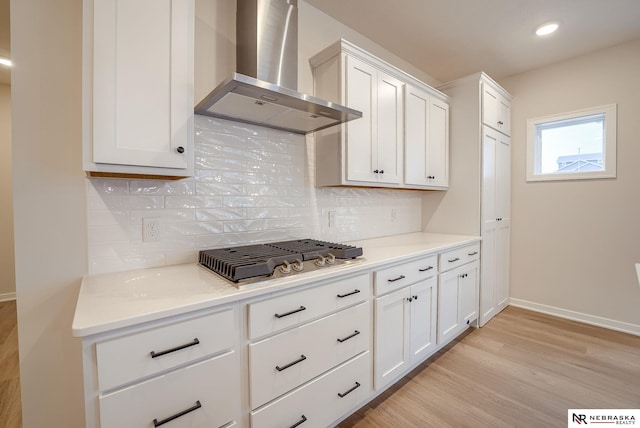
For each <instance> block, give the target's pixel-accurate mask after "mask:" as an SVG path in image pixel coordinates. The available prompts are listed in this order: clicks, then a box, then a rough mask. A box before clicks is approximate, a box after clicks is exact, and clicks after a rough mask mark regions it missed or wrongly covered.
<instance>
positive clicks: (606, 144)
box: [527, 105, 616, 181]
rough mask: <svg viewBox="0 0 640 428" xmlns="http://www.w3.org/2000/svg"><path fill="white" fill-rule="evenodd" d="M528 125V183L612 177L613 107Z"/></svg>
mask: <svg viewBox="0 0 640 428" xmlns="http://www.w3.org/2000/svg"><path fill="white" fill-rule="evenodd" d="M527 126H528V135H527V152H528V153H527V180H530V181H536V180H568V179H576V178H599V177H600V178H604V177H615V173H616V172H615V153H616V151H615V145H616V141H615V139H616V137H615V136H616V133H615V128H616V106H615V105H611V106H605V107H600V108H596V109H589V110H584V111H579V112H573V113H567V114H562V115H555V116H550V117H545V118H539V119H530V120H529V121H528V123H527Z"/></svg>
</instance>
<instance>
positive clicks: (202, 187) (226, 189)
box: [196, 181, 247, 195]
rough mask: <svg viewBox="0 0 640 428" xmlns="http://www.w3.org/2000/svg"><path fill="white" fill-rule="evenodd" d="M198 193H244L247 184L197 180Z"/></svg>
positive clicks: (245, 192)
mask: <svg viewBox="0 0 640 428" xmlns="http://www.w3.org/2000/svg"><path fill="white" fill-rule="evenodd" d="M196 194H198V195H245V194H247V186H245V185H244V184H237V183H219V182H215V181H212V182H204V183H203V182H198V183H196Z"/></svg>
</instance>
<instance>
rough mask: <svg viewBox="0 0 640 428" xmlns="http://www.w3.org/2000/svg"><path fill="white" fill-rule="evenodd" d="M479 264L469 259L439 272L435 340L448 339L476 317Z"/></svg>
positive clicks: (453, 336) (443, 340) (457, 333)
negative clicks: (460, 264)
mask: <svg viewBox="0 0 640 428" xmlns="http://www.w3.org/2000/svg"><path fill="white" fill-rule="evenodd" d="M479 270H480V268H479V263H478V261H474V262H470V263H467V264H465V265H462V266H460V267H458V268H455V269H453V270H450V271H447V272H444V273H441V274H440V284H439V285H438V343H439V344H443V343H445V342H449V341H450V340H452V339H453V338H455V337H456V336H457V335H459V334H460V333H461V332H463V331H464V330H466V329H467V328H468V327H469V325H470V324H471V323H472V322H473V321H475V320H476V319H477V318H478V284H479V281H478V279H479Z"/></svg>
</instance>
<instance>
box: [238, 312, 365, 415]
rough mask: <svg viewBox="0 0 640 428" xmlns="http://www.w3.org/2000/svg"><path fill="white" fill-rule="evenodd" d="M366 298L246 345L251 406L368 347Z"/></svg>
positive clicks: (285, 390) (263, 401) (272, 397)
mask: <svg viewBox="0 0 640 428" xmlns="http://www.w3.org/2000/svg"><path fill="white" fill-rule="evenodd" d="M370 312H371V311H370V309H369V302H364V303H362V304H360V305H357V306H354V307H352V308H349V309H345V310H343V311H341V312H338V313H336V314H333V315H329V316H328V317H325V318H322V319H319V320H316V321H313V322H311V323H308V324H305V325H303V326H300V327H297V328H294V329H293V330H289V331H287V332H285V333H281V334H279V335H276V336H273V337H270V338H268V339H264V340H262V341H260V342H257V343H253V344H251V345H249V373H250V391H251V408H252V409H255V408H256V407H258V406H261V405H263V404H264V403H266V402H268V401H269V400H272V399H274V398H276V397H278V396H279V395H282V394H284V393H285V392H287V391H290V390H292V389H294V388H296V387H298V386H299V385H300V384H302V383H304V382H306V381H308V380H310V379H312V378H314V377H316V376H318V375H320V374H322V373H323V372H325V371H327V370H329V369H331V368H332V367H334V366H336V365H338V364H340V363H342V362H343V361H345V360H348V359H349V358H351V357H353V356H355V355H357V354H359V353H361V352H362V351H366V350H368V348H369V337H370V335H369V332H370V322H371V321H370Z"/></svg>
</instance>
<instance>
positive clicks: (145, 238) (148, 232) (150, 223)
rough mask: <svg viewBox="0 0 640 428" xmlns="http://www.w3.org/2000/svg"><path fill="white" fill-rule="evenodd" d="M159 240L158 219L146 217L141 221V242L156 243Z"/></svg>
mask: <svg viewBox="0 0 640 428" xmlns="http://www.w3.org/2000/svg"><path fill="white" fill-rule="evenodd" d="M159 240H160V219H159V218H155V217H153V218H152V217H148V218H143V219H142V242H157V241H159Z"/></svg>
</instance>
